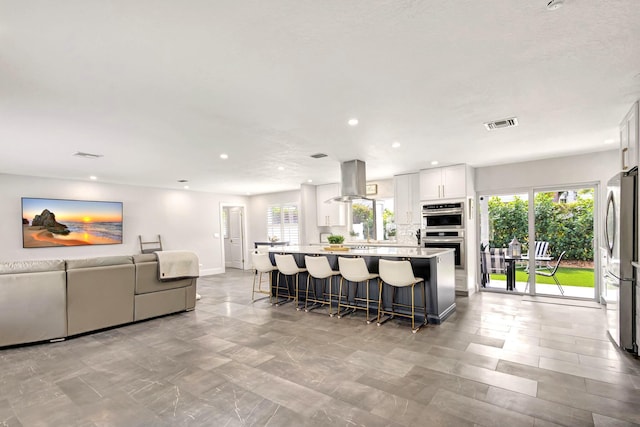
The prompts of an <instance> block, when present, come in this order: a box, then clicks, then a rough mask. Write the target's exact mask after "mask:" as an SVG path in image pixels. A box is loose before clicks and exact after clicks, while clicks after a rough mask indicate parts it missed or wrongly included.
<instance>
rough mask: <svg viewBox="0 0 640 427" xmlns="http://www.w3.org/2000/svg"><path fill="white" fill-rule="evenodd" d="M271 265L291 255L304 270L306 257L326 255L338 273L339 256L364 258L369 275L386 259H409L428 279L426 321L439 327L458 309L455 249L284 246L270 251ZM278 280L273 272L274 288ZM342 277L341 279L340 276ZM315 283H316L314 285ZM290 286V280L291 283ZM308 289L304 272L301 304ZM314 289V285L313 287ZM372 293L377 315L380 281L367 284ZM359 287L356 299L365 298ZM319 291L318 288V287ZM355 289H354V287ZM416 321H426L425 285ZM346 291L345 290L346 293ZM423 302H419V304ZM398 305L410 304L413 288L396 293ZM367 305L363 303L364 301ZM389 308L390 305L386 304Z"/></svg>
mask: <svg viewBox="0 0 640 427" xmlns="http://www.w3.org/2000/svg"><path fill="white" fill-rule="evenodd" d="M269 254H270V258H271V262H272V263H273V265H275V257H274V254H291V255H293V257H294V259H295V261H296V263H297V264H298V267H302V268H304V267H305V262H304V257H305V255H310V256H314V255H316V256H317V255H322V256H326V257H327V259H328V260H329V264H330V265H331V268H332V269H334V270H339V268H338V257H361V258H364V260H365V262H366V264H367V267H368V269H369V272H371V273H378V261H379V260H380V259H381V258H383V259H389V260H392V261H398V260H408V261H410V262H411V266H412V268H413V272H414V275H415V276H416V277H422V278H424V279H425V286H426V296H427V320H428V322H429V323H432V324H440V323H442V322H443V321H444V320H445V319H446V318H447V317H449V316H450V315H451V313H453V312H454V311H455V309H456V302H455V265H454V251H453V249H439V248H401V247H376V248H367V249H354V248H351V249H350V250H348V251H331V250H324V249H323V248H322V247H319V246H285V247H278V248H271V249H270V250H269ZM276 277H277V271H276V272H274V273H273V277H272V279H273V283H274V285H275V283H276V282H275V281H276ZM338 277H339V276H338ZM338 282H339V278H336V279H334V280H333V281H332V294H333V296H334V302H333V304H334V307H335V306H337V300H336V297H337V294H338ZM279 283H280V286H283V287H284V286H286V284H285V279H284V278H283V277H282V275H281V276H280V282H279ZM312 283H313V282H312ZM289 284H290V285H291V280H289ZM306 286H307V273H301V274H300V278H299V289H300V293H299V299H300V303H303V302H304V295H305V291H306ZM312 286H313V285H312ZM368 286H369V294H370V298H371V300H373V301H372V302H371V306H370V308H371V309H372V310H373V311H374V312H375V311H376V310H377V308H378V301H377V299H378V289H379V288H378V281H377V280H370V281H369V283H368ZM362 288H364V287H362V286H361V287H359V288H358V289H359V292H358V295H357V297H358V298H360V297H362V298H364V295H365V293H366V292H365V291H364V290H363V289H362ZM389 288H390V286H385V287H384V293H383V300H384V301H385V303H386V302H388V301H390V299H391V290H390V289H389ZM318 289H319V288H318ZM352 289H355V286H352ZM415 290H416V296H415V298H416V318H417V319H418V318H421V319H422V321H424V317H423V315H422V305H421V303H420V302H421V301H422V292H423V291H422V286H419V287H418V286H416V288H415ZM343 292H344V291H343ZM419 301H420V302H419ZM396 302H398V303H401V304H406V305H408V306H410V305H411V290H410V287H407V288H403V289H398V290H397V291H396ZM360 304H362V305H363V306H364V304H365V303H364V302H361V303H360ZM385 305H386V306H388V304H385ZM396 310H397V311H398V312H401V313H410V309H405V308H404V307H398V308H396Z"/></svg>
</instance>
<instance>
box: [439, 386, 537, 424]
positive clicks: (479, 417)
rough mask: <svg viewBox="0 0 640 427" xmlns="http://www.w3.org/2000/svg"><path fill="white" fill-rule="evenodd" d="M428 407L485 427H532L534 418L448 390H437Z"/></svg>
mask: <svg viewBox="0 0 640 427" xmlns="http://www.w3.org/2000/svg"><path fill="white" fill-rule="evenodd" d="M429 406H432V407H435V408H438V410H440V411H444V412H447V413H449V414H451V415H455V416H456V417H459V418H462V419H464V420H467V421H470V422H473V423H476V424H479V425H485V426H497V425H505V426H513V427H516V426H533V425H534V422H535V420H534V417H530V416H528V415H524V414H521V413H519V412H515V411H511V410H509V409H504V408H501V407H499V406H495V405H492V404H490V403H486V402H481V401H479V400H476V399H471V398H468V397H466V396H461V395H458V394H456V393H452V392H450V391H448V390H439V391H438V392H437V393H436V395H435V396H434V397H433V399H432V400H431V403H430V404H429Z"/></svg>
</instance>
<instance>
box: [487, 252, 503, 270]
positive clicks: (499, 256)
mask: <svg viewBox="0 0 640 427" xmlns="http://www.w3.org/2000/svg"><path fill="white" fill-rule="evenodd" d="M506 255H507V248H490V249H489V263H488V265H487V266H488V271H489V274H506V273H507V263H506V262H505V260H504V257H505V256H506Z"/></svg>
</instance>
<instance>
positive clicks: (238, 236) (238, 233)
mask: <svg viewBox="0 0 640 427" xmlns="http://www.w3.org/2000/svg"><path fill="white" fill-rule="evenodd" d="M220 222H221V224H220V229H221V230H222V254H223V257H224V266H225V268H237V269H240V270H244V269H245V265H246V260H245V253H246V247H247V242H246V232H245V230H246V219H245V207H244V206H243V205H235V204H226V203H221V205H220Z"/></svg>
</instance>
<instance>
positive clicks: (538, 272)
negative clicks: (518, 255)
mask: <svg viewBox="0 0 640 427" xmlns="http://www.w3.org/2000/svg"><path fill="white" fill-rule="evenodd" d="M565 253H567V251H562V253H561V254H560V256H559V257H558V261H557V262H556V265H555V266H554V267H553V268H552V269H551V270H550V271H549V270H547V269H544V270H536V275H538V276H544V277H553V281H554V282H556V285H558V289H560V294H561V295H564V289H562V285H561V284H560V282H559V281H558V278H557V277H556V273H557V272H558V267H560V262H561V261H562V257H564V254H565ZM528 288H529V281H527V286H526V287H525V288H524V291H525V292H527V289H528Z"/></svg>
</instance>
